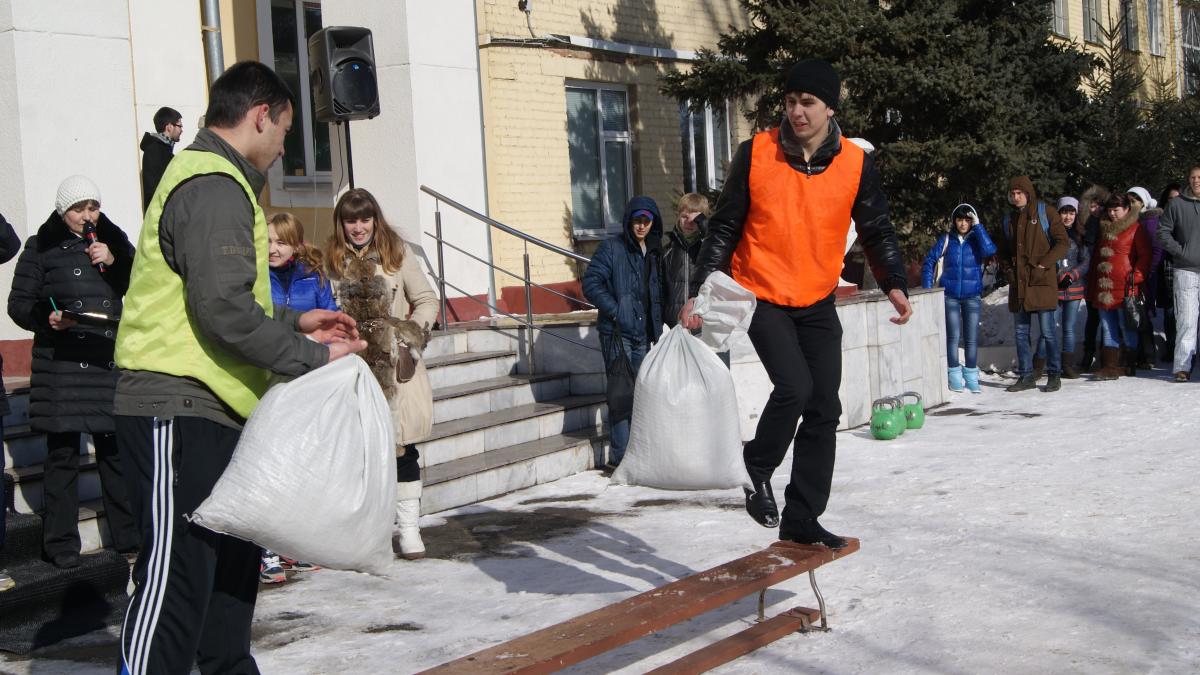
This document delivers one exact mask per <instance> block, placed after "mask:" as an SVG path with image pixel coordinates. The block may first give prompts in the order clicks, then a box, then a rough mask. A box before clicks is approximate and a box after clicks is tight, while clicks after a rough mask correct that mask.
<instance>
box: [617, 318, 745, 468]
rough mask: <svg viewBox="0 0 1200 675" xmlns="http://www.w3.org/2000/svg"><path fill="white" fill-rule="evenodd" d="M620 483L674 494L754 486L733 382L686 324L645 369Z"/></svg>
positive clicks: (640, 375)
mask: <svg viewBox="0 0 1200 675" xmlns="http://www.w3.org/2000/svg"><path fill="white" fill-rule="evenodd" d="M612 480H613V482H614V483H620V484H624V485H644V486H646V487H655V488H664V489H667V490H709V489H717V488H732V487H738V486H741V485H749V484H750V478H749V476H747V474H746V465H745V463H744V462H743V460H742V437H741V428H740V423H739V418H738V407H737V392H736V391H735V390H734V387H733V376H731V375H730V374H729V369H728V368H726V367H725V364H723V363H721V359H719V358H717V355H716V354H715V353H713V351H712V350H711V349H709V348H708V347H707V346H705V344H704V343H703V342H701V341H700V339H699V338H697V337H695V336H693V335H692V334H691V333H690V332H688V330H687V329H686V328H684V327H683V325H682V324H679V325H676V326H675V328H673V329H671V330H670V331H668V332H667V333H666V334H665V335H664V336H663V338H662V339H661V340H659V341H658V344H656V345H655V346H654V347H653V348H652V349H651V350H650V353H649V354H647V355H646V359H645V360H644V361H642V367H641V370H640V371H639V372H638V376H637V384H636V387H635V389H634V395H633V420H632V422H631V425H630V429H629V445H628V446H627V447H626V448H625V457H624V459H622V460H621V465H620V466H618V467H617V470H616V471H615V472H614V473H613V476H612Z"/></svg>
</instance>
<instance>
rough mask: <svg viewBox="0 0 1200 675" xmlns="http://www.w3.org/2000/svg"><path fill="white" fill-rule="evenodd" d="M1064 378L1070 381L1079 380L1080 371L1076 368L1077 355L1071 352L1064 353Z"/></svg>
mask: <svg viewBox="0 0 1200 675" xmlns="http://www.w3.org/2000/svg"><path fill="white" fill-rule="evenodd" d="M1062 376H1063V377H1064V378H1065V379H1068V380H1075V379H1078V378H1079V369H1078V368H1076V367H1075V355H1074V354H1072V353H1071V352H1063V353H1062Z"/></svg>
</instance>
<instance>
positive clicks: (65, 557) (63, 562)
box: [50, 553, 79, 570]
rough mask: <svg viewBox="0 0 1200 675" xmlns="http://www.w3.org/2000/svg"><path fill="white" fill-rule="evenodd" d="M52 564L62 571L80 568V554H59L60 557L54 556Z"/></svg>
mask: <svg viewBox="0 0 1200 675" xmlns="http://www.w3.org/2000/svg"><path fill="white" fill-rule="evenodd" d="M50 562H51V563H53V564H54V566H55V567H57V568H58V569H60V570H70V569H75V568H76V567H79V554H78V553H59V554H58V555H56V556H54V557H53V558H52V559H51V560H50Z"/></svg>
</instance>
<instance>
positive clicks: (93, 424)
mask: <svg viewBox="0 0 1200 675" xmlns="http://www.w3.org/2000/svg"><path fill="white" fill-rule="evenodd" d="M132 268H133V246H132V245H131V244H130V243H129V238H128V237H126V236H125V233H124V232H122V231H121V228H119V227H117V226H116V225H115V224H114V223H113V222H112V221H111V220H109V219H108V217H107V216H106V215H104V214H103V213H101V211H100V188H98V187H97V186H96V184H95V183H94V182H92V181H91V180H90V179H89V178H87V177H86V176H71V177H69V178H67V179H66V180H64V181H63V182H62V183H61V184H59V186H58V193H57V195H56V196H55V199H54V212H53V213H51V214H50V216H49V217H48V218H47V219H46V222H44V223H43V224H42V226H41V227H40V228H38V231H37V233H36V234H34V235H33V236H32V237H30V238H29V240H28V241H27V242H26V243H25V249H24V251H22V252H21V257H20V258H19V259H18V260H17V269H16V273H15V275H14V277H13V285H12V292H11V293H10V294H9V296H8V315H9V316H10V317H12V320H13V321H14V322H16V324H17V325H18V326H20V327H22V328H24V329H25V330H28V331H31V332H32V333H33V374H32V377H31V379H30V397H29V398H30V405H29V426H30V429H32V430H33V431H39V432H42V433H44V434H46V461H45V463H44V464H43V467H44V471H45V473H44V474H43V478H42V486H43V488H42V489H43V505H44V509H45V512H44V514H43V516H42V555H43V556H44V557H45V558H46V559H47V560H48V561H50V562H52V563H54V565H56V566H57V567H60V568H72V567H77V566H78V565H79V564H80V557H79V552H80V540H79V493H78V488H77V484H78V475H79V442H80V434H81V433H87V434H91V436H92V440H93V442H94V444H95V446H96V461H97V463H98V464H99V469H100V487H101V496H102V497H103V501H104V511H105V517H106V518H107V520H108V525H109V530H110V531H111V532H112V539H113V544H114V546H115V547H116V548H117V550H118V551H120V552H122V553H126V554H130V555H132V554H133V553H135V552H136V551H137V549H138V543H139V536H138V533H137V529H136V526H135V524H134V516H133V511H132V509H131V508H130V504H129V498H128V496H127V493H126V489H125V479H124V476H123V471H122V464H121V460H120V458H119V455H118V452H117V441H116V436H115V435H114V434H115V432H116V421H115V419H114V417H113V394H114V390H115V387H116V384H117V369H116V366H115V365H114V364H113V349H114V345H115V340H116V333H117V321H118V319H119V318H120V316H121V298H122V296H123V295H125V290H126V289H127V288H128V287H129V273H130V271H131V270H132Z"/></svg>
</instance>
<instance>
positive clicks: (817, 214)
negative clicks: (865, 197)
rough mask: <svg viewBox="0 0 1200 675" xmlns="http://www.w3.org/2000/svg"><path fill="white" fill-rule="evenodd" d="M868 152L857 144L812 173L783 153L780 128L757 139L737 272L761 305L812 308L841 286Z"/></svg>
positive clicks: (733, 268) (736, 252) (733, 265)
mask: <svg viewBox="0 0 1200 675" xmlns="http://www.w3.org/2000/svg"><path fill="white" fill-rule="evenodd" d="M865 156H866V155H865V153H864V152H863V150H862V148H860V147H858V146H857V145H855V144H853V143H845V142H844V143H842V150H841V152H840V153H838V155H837V156H836V157H834V159H833V161H832V162H831V163H830V165H829V167H828V168H826V169H825V171H823V172H821V173H819V174H816V175H812V176H809V175H807V174H804V173H802V172H800V171H797V170H795V169H793V168H792V167H791V166H790V165H789V164H788V163H787V159H786V158H785V157H784V156H783V147H782V146H781V145H780V143H779V129H777V128H776V129H771V130H770V131H763V132H760V133H758V134H755V136H754V141H753V146H752V152H751V155H750V210H749V212H748V213H747V214H746V221H745V223H744V224H743V226H742V239H741V241H740V242H738V246H737V249H735V250H734V252H733V258H732V260H731V261H730V264H729V268H730V271H731V272H732V276H733V278H734V280H736V281H737V282H738V283H739V284H741V285H742V286H743V287H745V288H746V289H748V290H750V291H753V293H754V295H755V296H756V297H758V298H759V299H760V300H766V301H767V302H772V303H775V304H777V305H784V306H787V307H808V306H809V305H812V304H815V303H816V302H818V301H820V300H822V299H824V298H825V297H827V296H828V295H829V294H830V293H832V292H833V291H834V289H835V288H837V284H838V277H839V276H840V275H841V272H842V259H843V257H844V256H845V253H846V235H847V234H848V233H849V231H850V211H851V209H852V208H853V207H854V199H855V197H856V196H857V195H858V184H859V182H860V180H861V179H862V166H863V158H864V157H865Z"/></svg>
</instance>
